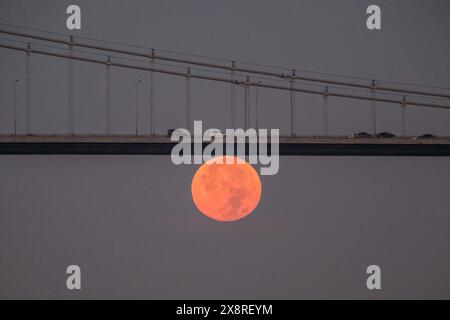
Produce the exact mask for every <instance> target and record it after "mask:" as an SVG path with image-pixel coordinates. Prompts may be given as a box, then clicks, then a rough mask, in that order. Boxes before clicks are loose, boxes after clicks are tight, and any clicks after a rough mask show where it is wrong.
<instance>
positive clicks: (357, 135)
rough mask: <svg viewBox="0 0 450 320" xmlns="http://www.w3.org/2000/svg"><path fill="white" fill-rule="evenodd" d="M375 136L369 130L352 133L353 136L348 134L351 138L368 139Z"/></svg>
mask: <svg viewBox="0 0 450 320" xmlns="http://www.w3.org/2000/svg"><path fill="white" fill-rule="evenodd" d="M372 137H373V136H372V135H371V134H370V133H367V132H357V133H354V134H352V135H351V136H348V138H349V139H367V138H372Z"/></svg>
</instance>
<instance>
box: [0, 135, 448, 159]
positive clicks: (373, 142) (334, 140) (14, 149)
mask: <svg viewBox="0 0 450 320" xmlns="http://www.w3.org/2000/svg"><path fill="white" fill-rule="evenodd" d="M175 144H176V142H172V141H170V138H169V137H167V136H148V135H147V136H144V135H143V136H134V135H133V136H127V135H113V136H104V135H103V136H101V135H74V136H69V135H31V136H23V135H17V136H14V135H0V154H149V155H169V154H170V152H171V150H172V147H173V146H174V145H175ZM205 145H206V144H205ZM279 151H280V155H322V156H326V155H336V156H450V137H439V138H436V139H413V138H412V137H397V138H376V139H374V138H354V139H349V138H347V137H343V136H336V137H320V136H315V137H313V136H298V137H283V136H282V137H280V146H279Z"/></svg>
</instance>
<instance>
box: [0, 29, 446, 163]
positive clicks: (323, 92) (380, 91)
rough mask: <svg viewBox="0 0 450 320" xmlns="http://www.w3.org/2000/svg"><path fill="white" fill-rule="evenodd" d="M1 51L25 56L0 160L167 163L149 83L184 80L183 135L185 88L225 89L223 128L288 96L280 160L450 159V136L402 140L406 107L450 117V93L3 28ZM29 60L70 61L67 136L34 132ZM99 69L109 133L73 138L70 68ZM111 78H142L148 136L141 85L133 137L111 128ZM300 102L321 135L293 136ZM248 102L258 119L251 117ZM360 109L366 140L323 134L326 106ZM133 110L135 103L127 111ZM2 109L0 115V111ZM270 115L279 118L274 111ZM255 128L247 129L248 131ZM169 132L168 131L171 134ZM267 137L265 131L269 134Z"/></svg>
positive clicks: (187, 110)
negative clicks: (383, 115)
mask: <svg viewBox="0 0 450 320" xmlns="http://www.w3.org/2000/svg"><path fill="white" fill-rule="evenodd" d="M0 35H2V36H3V37H2V38H0V50H4V51H8V52H14V53H15V54H18V55H21V56H22V57H23V64H24V65H25V79H11V82H12V84H13V86H14V103H13V108H14V118H13V119H12V121H13V126H12V127H13V130H12V132H10V133H7V134H1V135H0V154H170V151H171V149H172V147H173V145H174V144H175V143H176V142H172V141H171V140H170V136H169V135H168V134H167V132H157V130H156V123H157V121H158V119H157V117H156V116H155V114H156V113H155V109H157V108H158V106H157V105H156V102H155V96H156V94H157V92H156V90H155V86H156V84H157V78H156V77H155V75H158V74H161V75H167V76H170V77H176V78H181V79H182V80H183V81H184V82H185V92H182V93H180V94H181V95H183V96H184V97H185V104H184V105H183V106H181V107H180V108H179V109H180V110H179V112H180V113H182V114H183V118H184V124H185V128H187V129H192V123H193V120H201V119H192V114H191V95H192V90H191V83H192V82H194V81H197V80H203V81H207V82H213V83H217V84H222V85H223V86H224V90H227V91H228V92H229V110H228V112H227V114H228V120H227V121H228V127H229V128H237V127H238V125H237V123H238V122H242V123H243V128H244V129H248V128H251V127H253V128H255V129H258V128H259V126H260V125H261V124H260V119H259V113H258V94H259V93H258V92H259V91H258V90H272V91H277V92H284V93H286V94H287V95H288V96H289V99H288V103H289V106H288V108H289V124H288V127H289V128H288V132H289V133H288V134H286V135H282V136H281V137H280V149H279V150H280V154H281V155H382V156H390V155H392V156H402V155H404V156H450V137H447V136H445V137H444V136H435V135H432V134H425V133H424V134H423V135H417V136H410V135H408V134H407V121H406V115H407V111H408V108H410V107H419V108H426V109H428V110H439V109H440V110H448V112H450V91H449V90H448V89H443V88H432V87H426V86H414V87H412V86H408V85H405V84H396V85H393V84H392V83H389V82H385V81H377V80H364V79H357V78H346V79H344V80H343V79H342V78H339V79H336V77H334V78H333V77H329V76H327V75H325V74H311V73H307V72H303V71H301V70H297V69H290V70H288V69H281V68H276V67H270V66H261V65H253V64H248V63H240V62H237V61H226V60H219V59H215V60H213V59H208V58H205V57H201V56H193V55H179V54H176V55H174V54H170V52H166V51H163V50H155V49H151V48H143V47H137V46H128V45H123V44H117V43H113V42H106V41H99V40H95V39H89V38H82V37H73V36H64V35H58V34H51V35H49V34H42V33H37V32H31V31H29V30H28V31H23V30H22V29H18V28H10V27H9V28H7V27H5V26H3V27H2V26H1V24H0ZM32 56H45V57H49V58H53V59H60V60H61V59H63V60H65V61H67V77H66V78H65V79H62V81H67V84H68V91H67V97H68V98H67V108H68V112H67V114H68V118H67V120H66V121H67V124H68V126H67V130H66V133H64V134H45V135H43V134H36V133H34V132H33V118H32V108H33V103H32V102H33V97H32V90H31V86H32V82H31V77H32V74H31V67H32V66H31V65H32V60H31V57H32ZM75 61H79V62H83V63H87V64H89V65H97V66H102V67H103V68H104V77H105V82H106V90H105V92H104V94H105V95H106V105H105V112H104V122H105V123H106V125H105V127H106V130H105V132H104V133H102V134H95V135H92V134H82V133H79V132H76V130H75V127H76V125H77V124H76V123H75V120H74V119H75V117H74V113H75V112H76V108H75V106H74V105H75V104H74V76H73V75H74V68H75V65H74V62H75ZM115 69H125V70H134V71H139V72H145V73H148V76H149V82H148V88H147V90H148V93H149V99H148V101H147V104H148V114H149V118H148V121H146V124H147V126H146V128H144V129H145V130H146V133H145V134H144V133H142V132H143V130H142V128H140V129H139V123H140V122H141V121H140V117H139V113H138V90H139V89H140V87H141V86H142V81H141V80H140V79H138V80H136V81H135V82H134V85H135V90H136V101H135V103H136V105H135V108H130V109H131V110H130V112H135V132H134V134H127V135H124V134H117V133H115V132H114V131H113V130H112V126H111V100H112V98H111V94H112V93H111V91H112V90H111V78H112V74H111V71H112V70H115ZM19 81H21V82H23V83H24V84H25V92H26V97H25V100H26V121H25V122H26V130H25V132H19V131H18V126H17V122H18V115H17V85H18V82H19ZM238 88H242V89H243V90H244V94H243V100H244V101H243V105H244V111H243V113H242V117H241V116H240V114H239V112H238V110H237V109H238V103H237V101H236V100H237V95H236V90H237V89H238ZM298 94H306V95H311V96H316V97H320V99H321V100H322V102H321V106H320V108H321V112H322V132H321V134H319V135H314V136H305V135H301V134H298V132H297V126H298V124H297V123H296V119H297V117H296V111H298V109H299V108H301V106H300V105H298V102H297V103H296V98H297V100H298ZM250 95H253V96H252V101H253V107H254V109H255V110H254V115H253V117H252V116H251V114H250ZM335 98H339V99H345V100H349V101H361V102H364V101H365V102H367V103H368V104H369V112H370V132H354V133H349V135H345V136H343V135H333V134H332V133H330V130H329V105H330V104H332V103H333V99H335ZM379 103H383V104H389V105H390V106H392V107H394V108H395V107H397V108H399V109H400V119H399V122H400V125H401V134H400V135H398V136H396V135H394V134H391V133H389V132H379V130H378V129H377V116H376V115H377V104H379ZM130 105H132V103H130ZM1 107H3V108H4V107H6V106H1ZM273 112H274V113H276V112H278V111H277V110H276V107H275V106H274V107H273ZM251 123H253V125H251ZM168 129H171V128H168ZM268 129H270V128H268Z"/></svg>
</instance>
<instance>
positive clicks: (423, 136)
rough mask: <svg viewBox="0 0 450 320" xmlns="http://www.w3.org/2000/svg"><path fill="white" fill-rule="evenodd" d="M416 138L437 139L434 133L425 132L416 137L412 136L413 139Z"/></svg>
mask: <svg viewBox="0 0 450 320" xmlns="http://www.w3.org/2000/svg"><path fill="white" fill-rule="evenodd" d="M418 139H424V140H430V139H437V137H436V136H435V135H434V134H431V133H425V134H423V135H421V136H417V137H414V138H413V140H418Z"/></svg>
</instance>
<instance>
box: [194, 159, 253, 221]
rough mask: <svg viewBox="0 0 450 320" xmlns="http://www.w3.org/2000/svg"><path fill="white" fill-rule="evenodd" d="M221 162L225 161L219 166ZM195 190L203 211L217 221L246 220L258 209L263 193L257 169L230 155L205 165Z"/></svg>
mask: <svg viewBox="0 0 450 320" xmlns="http://www.w3.org/2000/svg"><path fill="white" fill-rule="evenodd" d="M227 159H228V160H227ZM217 160H219V161H220V160H221V162H220V163H216V162H217ZM227 162H228V163H227ZM230 162H232V163H230ZM191 189H192V199H193V200H194V203H195V205H196V206H197V208H198V209H199V210H200V212H202V213H203V214H204V215H206V216H208V217H209V218H211V219H214V220H217V221H236V220H239V219H242V218H244V217H245V216H247V215H248V214H250V213H251V212H252V211H253V210H254V209H255V208H256V206H257V205H258V203H259V200H260V198H261V191H262V187H261V180H260V178H259V175H258V173H257V172H256V171H255V169H254V168H253V167H252V166H251V165H250V164H248V163H247V162H245V161H243V160H242V163H241V162H239V163H238V162H237V158H236V157H230V156H221V157H216V158H213V159H211V160H209V161H207V162H205V163H204V164H203V165H201V166H200V168H199V169H198V170H197V172H196V173H195V175H194V178H193V179H192V188H191Z"/></svg>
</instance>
